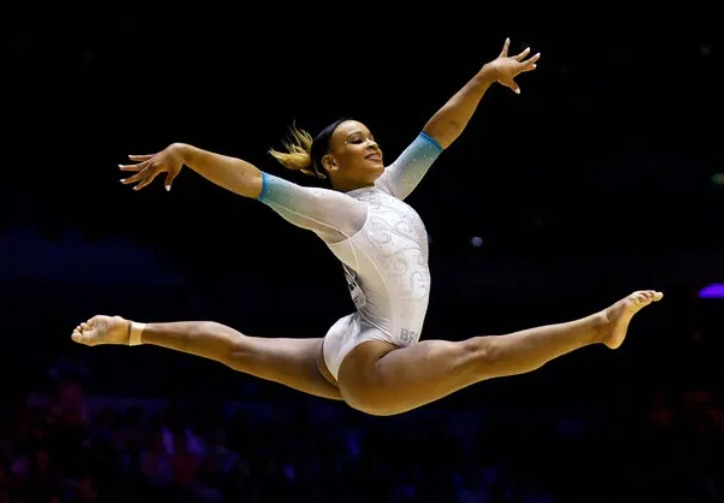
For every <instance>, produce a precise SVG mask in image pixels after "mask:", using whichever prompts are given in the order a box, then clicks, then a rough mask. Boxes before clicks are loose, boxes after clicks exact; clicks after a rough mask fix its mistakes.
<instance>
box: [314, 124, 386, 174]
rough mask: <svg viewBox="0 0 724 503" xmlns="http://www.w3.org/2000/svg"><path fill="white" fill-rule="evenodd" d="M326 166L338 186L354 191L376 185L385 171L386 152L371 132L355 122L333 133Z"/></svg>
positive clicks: (324, 162)
mask: <svg viewBox="0 0 724 503" xmlns="http://www.w3.org/2000/svg"><path fill="white" fill-rule="evenodd" d="M322 165H323V166H324V168H325V169H326V171H327V172H328V173H329V175H330V177H332V178H333V179H334V180H335V183H337V184H339V185H341V186H346V187H352V188H356V187H364V186H367V185H372V184H373V183H374V181H375V180H376V179H377V177H379V176H380V175H381V174H382V173H383V172H384V170H385V166H384V164H383V163H382V150H380V147H379V146H378V145H377V142H376V141H375V138H374V136H372V133H370V130H369V129H367V126H365V125H364V124H362V123H361V122H357V121H351V120H350V121H345V122H343V123H342V124H340V125H339V126H337V129H335V131H334V133H332V136H331V138H330V139H329V153H328V154H327V155H325V156H324V157H323V158H322Z"/></svg>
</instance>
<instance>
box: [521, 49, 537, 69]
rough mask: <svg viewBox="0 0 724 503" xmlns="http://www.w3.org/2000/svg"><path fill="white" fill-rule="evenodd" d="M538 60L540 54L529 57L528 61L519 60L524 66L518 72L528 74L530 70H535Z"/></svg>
mask: <svg viewBox="0 0 724 503" xmlns="http://www.w3.org/2000/svg"><path fill="white" fill-rule="evenodd" d="M523 52H525V51H523ZM521 54H522V53H521ZM539 59H540V53H538V54H536V55H535V56H533V57H531V58H530V59H528V60H525V61H522V60H521V63H523V65H524V66H523V68H521V69H520V71H521V72H529V71H531V70H535V69H536V67H537V65H536V63H537V62H538V60H539Z"/></svg>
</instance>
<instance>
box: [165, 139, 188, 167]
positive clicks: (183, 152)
mask: <svg viewBox="0 0 724 503" xmlns="http://www.w3.org/2000/svg"><path fill="white" fill-rule="evenodd" d="M168 148H169V150H171V152H173V154H174V155H176V156H177V157H178V158H179V159H181V162H182V163H183V164H188V162H187V161H189V159H190V157H191V154H192V150H193V148H192V147H191V145H189V144H188V143H180V142H176V143H172V144H171V145H169V147H168Z"/></svg>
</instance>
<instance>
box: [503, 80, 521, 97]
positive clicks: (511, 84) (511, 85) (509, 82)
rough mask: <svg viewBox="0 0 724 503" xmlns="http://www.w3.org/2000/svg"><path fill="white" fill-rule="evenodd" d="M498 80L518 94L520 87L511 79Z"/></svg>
mask: <svg viewBox="0 0 724 503" xmlns="http://www.w3.org/2000/svg"><path fill="white" fill-rule="evenodd" d="M498 82H500V84H501V85H504V86H505V87H507V88H508V89H510V90H511V91H513V92H514V93H515V94H520V87H519V86H518V84H517V83H516V82H515V81H514V80H513V79H506V80H499V81H498Z"/></svg>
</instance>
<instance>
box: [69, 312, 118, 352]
mask: <svg viewBox="0 0 724 503" xmlns="http://www.w3.org/2000/svg"><path fill="white" fill-rule="evenodd" d="M130 323H131V322H130V321H128V320H125V319H123V318H121V317H120V316H105V315H102V314H99V315H96V316H94V317H92V318H91V319H90V320H88V321H85V322H83V323H81V324H80V325H78V326H77V327H75V330H73V335H71V336H70V337H71V339H73V340H74V341H75V342H78V343H80V344H85V345H86V346H98V345H99V344H128V335H129V332H130V329H129V326H130Z"/></svg>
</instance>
